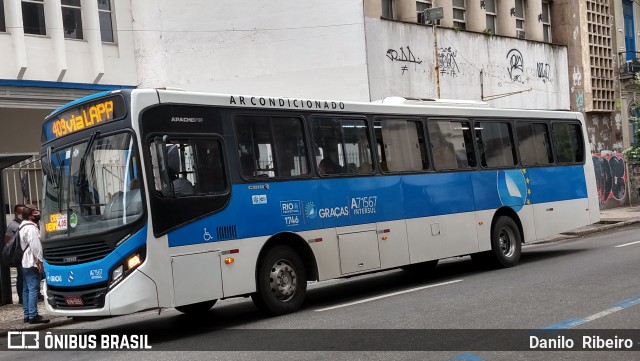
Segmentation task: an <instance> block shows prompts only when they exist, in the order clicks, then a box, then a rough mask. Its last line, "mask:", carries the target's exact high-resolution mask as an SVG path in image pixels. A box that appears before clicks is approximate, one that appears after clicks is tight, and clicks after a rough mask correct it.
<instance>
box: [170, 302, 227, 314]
mask: <svg viewBox="0 0 640 361" xmlns="http://www.w3.org/2000/svg"><path fill="white" fill-rule="evenodd" d="M216 301H217V300H211V301H204V302H198V303H192V304H190V305H184V306H178V307H176V310H178V311H180V312H182V313H184V314H187V315H197V314H200V313H204V312H207V311H209V309H210V308H211V307H213V305H215V304H216Z"/></svg>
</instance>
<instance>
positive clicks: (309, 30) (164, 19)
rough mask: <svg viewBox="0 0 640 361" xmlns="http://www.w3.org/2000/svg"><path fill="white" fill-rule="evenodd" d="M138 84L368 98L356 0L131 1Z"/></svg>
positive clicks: (360, 8) (359, 6) (360, 17)
mask: <svg viewBox="0 0 640 361" xmlns="http://www.w3.org/2000/svg"><path fill="white" fill-rule="evenodd" d="M132 13H133V18H134V19H135V22H134V25H133V26H134V30H135V34H136V38H135V44H136V49H135V52H136V57H137V63H138V64H137V65H138V81H139V83H140V85H141V86H142V87H163V86H167V87H179V88H185V89H188V90H197V91H209V92H220V93H242V94H247V93H252V94H260V95H274V96H291V97H294V96H296V97H309V98H326V99H344V100H369V92H368V84H367V64H366V50H365V40H364V24H363V4H362V0H331V1H329V0H324V1H310V0H307V1H300V0H281V1H270V0H257V1H256V0H254V1H248V0H235V1H208V0H185V1H173V0H135V1H132Z"/></svg>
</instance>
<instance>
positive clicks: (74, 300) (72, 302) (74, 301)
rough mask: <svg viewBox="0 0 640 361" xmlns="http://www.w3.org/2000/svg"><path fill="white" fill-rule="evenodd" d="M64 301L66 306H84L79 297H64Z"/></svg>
mask: <svg viewBox="0 0 640 361" xmlns="http://www.w3.org/2000/svg"><path fill="white" fill-rule="evenodd" d="M64 300H65V301H67V305H69V306H84V302H82V297H80V296H64Z"/></svg>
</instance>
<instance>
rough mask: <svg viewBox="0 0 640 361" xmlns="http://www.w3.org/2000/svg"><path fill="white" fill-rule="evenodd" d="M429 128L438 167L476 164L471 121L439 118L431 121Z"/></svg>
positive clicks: (456, 167)
mask: <svg viewBox="0 0 640 361" xmlns="http://www.w3.org/2000/svg"><path fill="white" fill-rule="evenodd" d="M427 128H428V130H429V141H430V143H431V150H432V153H433V165H434V166H435V168H436V169H438V170H444V169H466V168H472V167H475V166H476V158H475V152H474V150H473V135H472V134H473V133H472V132H471V123H469V122H460V121H448V120H437V121H431V122H429V123H428V126H427Z"/></svg>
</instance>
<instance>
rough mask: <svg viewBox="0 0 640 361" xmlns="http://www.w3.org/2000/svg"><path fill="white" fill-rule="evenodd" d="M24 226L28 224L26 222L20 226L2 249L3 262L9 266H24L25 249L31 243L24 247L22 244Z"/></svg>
mask: <svg viewBox="0 0 640 361" xmlns="http://www.w3.org/2000/svg"><path fill="white" fill-rule="evenodd" d="M24 226H26V224H24V225H22V226H20V227H19V228H18V230H17V231H16V233H15V234H14V235H13V236H12V237H11V239H10V240H9V242H7V244H5V245H4V248H3V249H2V263H3V264H5V265H7V266H9V267H22V256H23V255H24V251H26V250H27V248H29V244H27V246H26V247H25V248H24V249H22V247H21V246H20V230H21V229H22V227H24Z"/></svg>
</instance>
